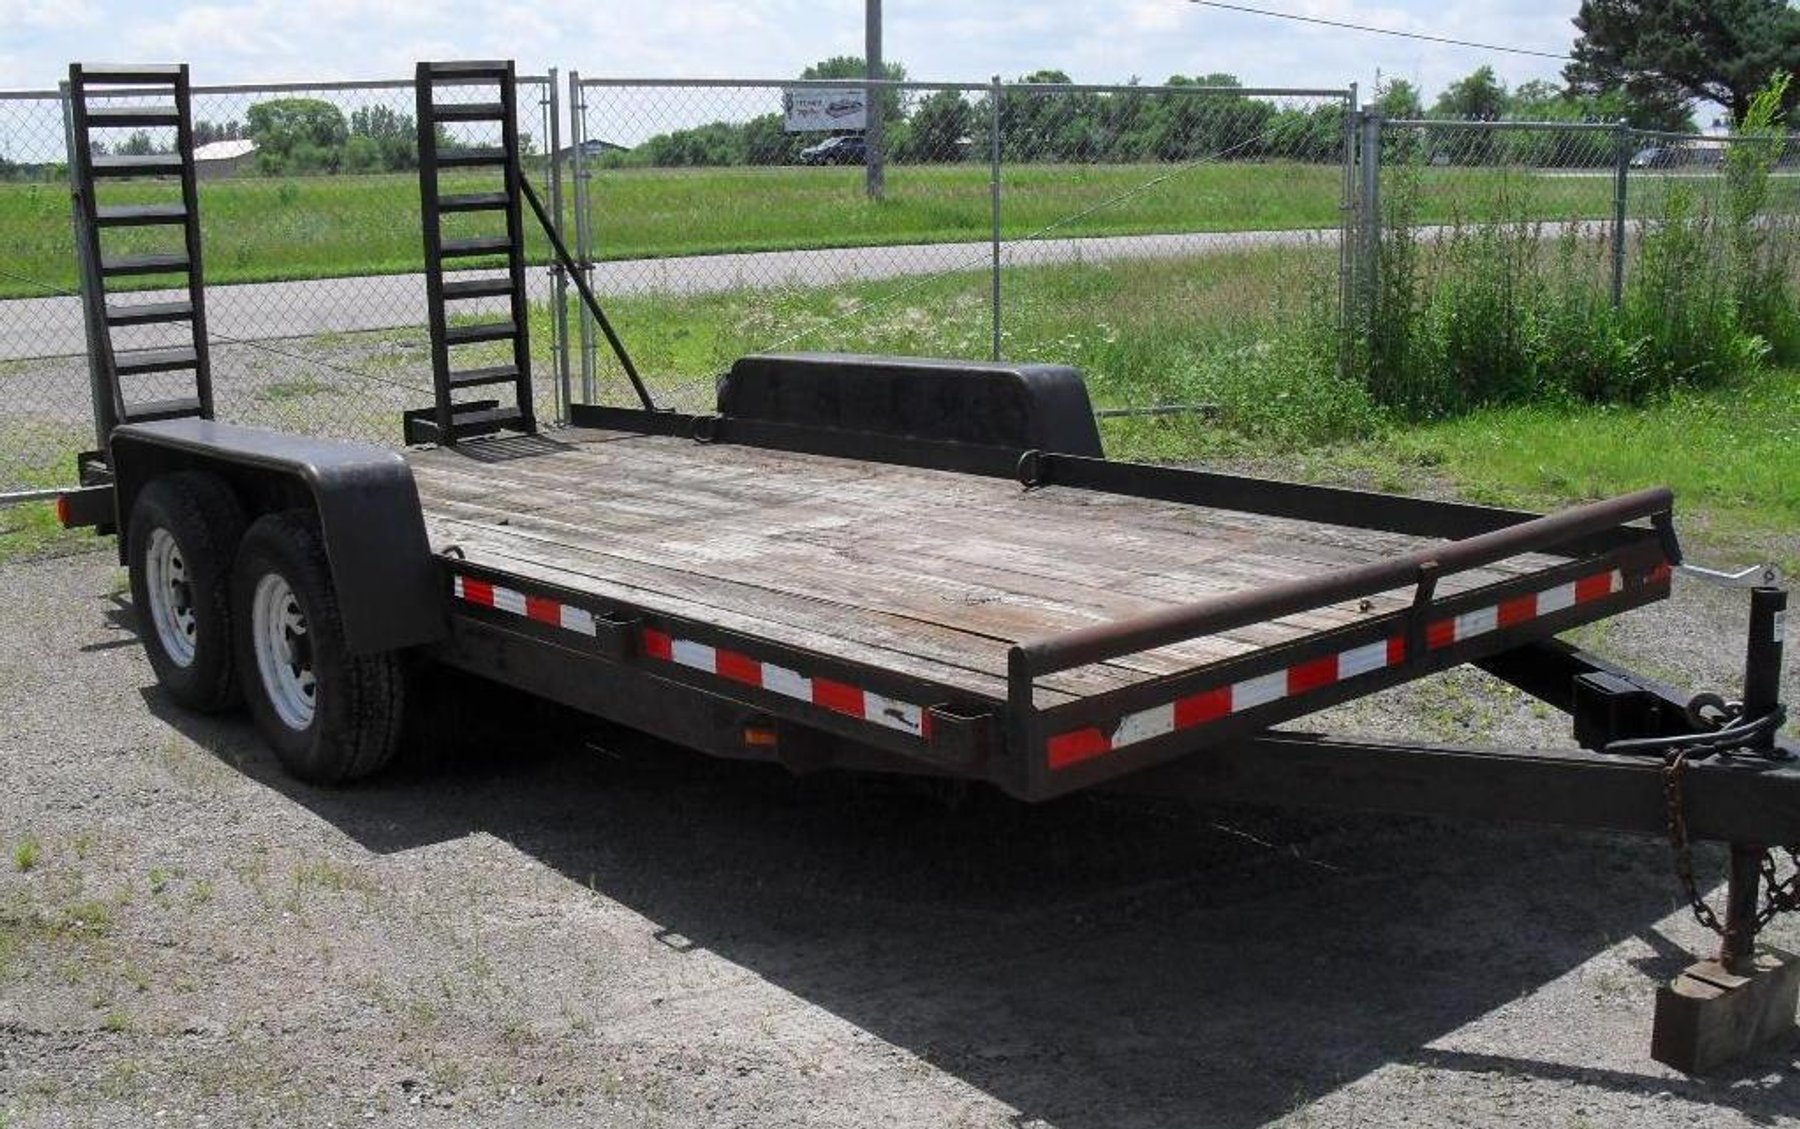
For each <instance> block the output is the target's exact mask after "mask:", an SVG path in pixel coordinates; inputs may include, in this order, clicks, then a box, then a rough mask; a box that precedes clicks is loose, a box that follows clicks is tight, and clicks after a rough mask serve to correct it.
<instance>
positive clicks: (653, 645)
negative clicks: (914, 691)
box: [643, 627, 931, 740]
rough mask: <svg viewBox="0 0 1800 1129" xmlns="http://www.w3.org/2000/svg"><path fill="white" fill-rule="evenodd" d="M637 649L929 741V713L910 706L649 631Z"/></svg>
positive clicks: (742, 656)
mask: <svg viewBox="0 0 1800 1129" xmlns="http://www.w3.org/2000/svg"><path fill="white" fill-rule="evenodd" d="M643 644H644V657H645V658H650V659H660V660H662V661H663V662H669V663H674V664H675V665H676V666H685V667H687V668H689V669H690V670H698V671H701V672H703V673H706V674H711V675H715V676H717V677H719V678H723V679H725V680H726V681H728V682H737V683H741V684H742V685H745V686H755V687H757V688H759V689H763V690H767V691H768V692H769V693H771V694H780V695H781V696H782V697H784V698H793V699H794V700H796V701H800V702H808V703H810V704H812V705H815V706H818V707H820V708H821V709H827V710H830V711H831V712H833V713H840V714H843V715H844V716H846V717H855V718H861V719H862V720H864V721H871V722H874V723H875V724H876V725H883V726H886V727H887V728H889V729H897V730H899V731H900V732H902V733H910V734H911V735H912V736H914V737H918V738H920V739H922V740H929V739H930V737H931V714H930V713H928V712H927V711H926V710H924V709H923V708H921V707H919V706H915V705H913V704H912V703H910V702H902V701H899V700H898V699H895V698H889V697H886V696H885V695H882V694H877V693H876V692H875V691H873V690H865V689H863V688H861V687H860V686H852V685H851V684H849V683H848V682H838V681H836V680H835V679H831V678H823V677H820V676H818V675H805V674H801V673H800V672H799V671H797V670H791V669H789V668H787V667H785V666H779V665H777V664H775V663H772V662H763V661H761V660H759V659H753V658H751V657H750V656H749V655H745V654H740V653H739V652H737V651H730V650H726V649H725V648H724V647H714V646H712V645H711V644H708V643H696V642H694V641H693V640H691V639H680V638H677V637H675V636H673V635H670V634H668V633H667V632H664V631H658V630H656V629H655V628H651V627H646V628H644V631H643Z"/></svg>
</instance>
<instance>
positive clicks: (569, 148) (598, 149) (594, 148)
mask: <svg viewBox="0 0 1800 1129" xmlns="http://www.w3.org/2000/svg"><path fill="white" fill-rule="evenodd" d="M580 148H581V159H582V160H584V161H591V160H593V159H595V158H596V157H599V156H600V155H601V154H603V153H623V152H625V146H623V145H614V144H613V143H612V142H610V141H601V140H600V139H599V138H597V137H590V138H588V139H587V140H586V141H583V142H582V143H581V146H580ZM575 149H576V147H575V146H573V145H565V146H563V147H562V148H561V149H558V150H557V151H556V159H557V160H559V161H568V160H573V159H574V157H575Z"/></svg>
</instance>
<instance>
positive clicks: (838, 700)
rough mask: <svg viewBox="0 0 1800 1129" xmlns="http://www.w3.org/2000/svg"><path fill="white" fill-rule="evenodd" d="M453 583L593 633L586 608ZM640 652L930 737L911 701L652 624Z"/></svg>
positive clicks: (485, 600) (518, 611)
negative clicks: (673, 633)
mask: <svg viewBox="0 0 1800 1129" xmlns="http://www.w3.org/2000/svg"><path fill="white" fill-rule="evenodd" d="M451 585H452V587H453V589H454V591H455V593H456V598H457V599H459V600H464V601H467V602H468V603H471V604H476V605H479V606H480V607H484V608H496V609H498V610H500V611H503V612H511V613H513V614H514V615H517V616H523V617H524V618H526V619H530V620H534V621H536V622H538V623H542V624H547V625H549V626H551V627H560V628H563V629H564V630H567V631H573V632H575V633H576V634H579V635H586V636H588V637H590V638H592V637H593V636H594V635H595V629H594V614H593V613H592V612H590V611H588V610H586V609H585V608H578V607H575V606H574V605H572V604H565V603H563V602H562V601H560V600H553V599H550V598H549V597H547V596H529V595H526V594H525V593H524V592H520V591H518V590H516V589H513V588H507V587H505V586H503V585H499V584H493V583H490V582H489V581H486V580H476V579H475V578H473V577H469V576H455V577H453V578H452V580H451ZM643 653H644V657H645V658H649V659H657V660H660V661H662V662H671V663H674V664H676V665H677V666H685V667H688V668H690V669H693V670H698V671H703V672H705V673H707V674H711V675H715V676H717V677H719V678H723V679H725V680H726V681H728V682H737V683H741V684H743V685H745V686H755V687H759V688H761V689H763V690H767V691H768V692H770V693H771V694H780V695H781V696H782V697H784V698H793V699H795V700H796V701H801V702H808V703H810V704H812V705H815V706H818V707H820V708H821V709H827V710H830V711H831V712H833V713H839V714H843V715H844V716H846V717H855V718H861V719H862V720H864V721H868V722H873V723H874V724H876V725H881V726H885V727H887V728H888V729H895V730H899V731H900V732H901V733H910V734H911V735H913V736H914V737H918V738H920V739H921V740H930V738H931V714H930V713H929V712H928V711H927V710H925V709H923V708H922V707H919V706H915V705H913V704H912V703H911V702H902V701H900V700H898V699H896V698H889V697H887V696H886V695H884V694H877V693H876V692H875V691H873V690H864V689H863V688H861V687H859V686H852V685H850V684H849V683H847V682H839V681H837V680H835V679H831V678H822V677H819V676H817V675H810V676H809V675H805V674H801V673H800V672H799V671H797V670H790V669H789V668H787V667H785V666H780V665H778V664H776V663H771V662H762V661H759V660H757V659H753V658H751V657H750V656H748V655H745V654H741V653H739V652H737V651H730V650H726V649H725V648H723V647H714V646H711V645H709V644H706V643H696V642H693V641H692V640H688V639H678V638H675V637H674V636H671V635H669V634H668V633H667V632H663V631H658V630H656V629H654V628H650V627H646V628H644V629H643Z"/></svg>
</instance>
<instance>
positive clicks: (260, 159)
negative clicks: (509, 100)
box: [93, 98, 535, 176]
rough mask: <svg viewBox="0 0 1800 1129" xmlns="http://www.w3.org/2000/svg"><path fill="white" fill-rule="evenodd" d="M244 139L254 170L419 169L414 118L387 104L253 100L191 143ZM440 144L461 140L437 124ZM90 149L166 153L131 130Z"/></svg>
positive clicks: (202, 122)
mask: <svg viewBox="0 0 1800 1129" xmlns="http://www.w3.org/2000/svg"><path fill="white" fill-rule="evenodd" d="M240 139H247V140H250V141H254V142H255V143H256V151H255V169H256V171H257V172H260V173H261V174H263V175H264V176H304V175H316V174H322V173H379V172H407V171H410V170H412V169H416V168H418V167H419V137H418V131H417V129H416V128H415V123H414V120H413V116H412V115H411V114H406V113H402V112H400V111H399V110H395V109H393V108H391V107H388V106H364V107H361V108H359V109H355V110H352V111H351V112H350V114H349V115H348V116H346V115H345V114H344V111H343V110H342V109H340V108H339V107H338V106H337V105H335V104H334V103H332V102H328V101H326V100H325V99H323V98H273V99H269V100H267V101H263V102H256V103H253V104H252V105H251V106H250V108H249V109H248V110H247V111H246V112H245V115H244V120H243V121H242V122H239V121H237V120H235V119H233V120H229V121H224V122H214V121H209V120H206V119H198V120H196V121H195V122H194V144H195V146H200V145H207V144H210V143H212V142H215V141H236V140H240ZM437 142H438V148H440V149H444V150H450V149H455V148H457V146H458V145H460V144H461V142H459V141H458V140H457V139H456V138H455V137H453V136H452V135H451V134H449V133H448V132H447V131H445V130H444V129H443V128H442V127H441V126H440V127H439V128H438V131H437ZM519 144H520V146H521V148H522V150H523V153H522V155H524V156H530V155H531V154H532V153H533V151H534V148H535V146H534V143H533V141H532V138H531V136H530V135H529V134H524V133H521V134H520V135H519ZM93 148H94V152H95V153H96V154H97V155H99V154H104V153H107V152H109V151H110V152H112V153H116V154H120V155H125V156H143V155H148V154H152V153H159V152H168V151H169V146H168V145H167V144H162V143H158V142H156V141H155V140H154V139H152V137H151V135H150V134H149V133H147V132H145V131H143V130H137V131H134V132H133V133H131V134H129V135H127V136H126V138H125V140H123V141H120V142H117V143H115V144H114V145H113V146H112V147H111V149H110V150H109V149H108V147H107V146H106V144H105V143H104V142H99V141H96V142H94V143H93Z"/></svg>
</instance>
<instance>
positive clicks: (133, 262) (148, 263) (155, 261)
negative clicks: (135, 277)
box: [100, 251, 188, 278]
mask: <svg viewBox="0 0 1800 1129" xmlns="http://www.w3.org/2000/svg"><path fill="white" fill-rule="evenodd" d="M187 269H188V257H187V252H186V251H153V252H150V253H149V254H144V255H120V256H119V257H118V258H114V259H101V260H100V273H101V274H103V275H105V276H106V277H107V278H116V277H118V276H119V275H125V274H177V273H180V272H182V271H185V270H187Z"/></svg>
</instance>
